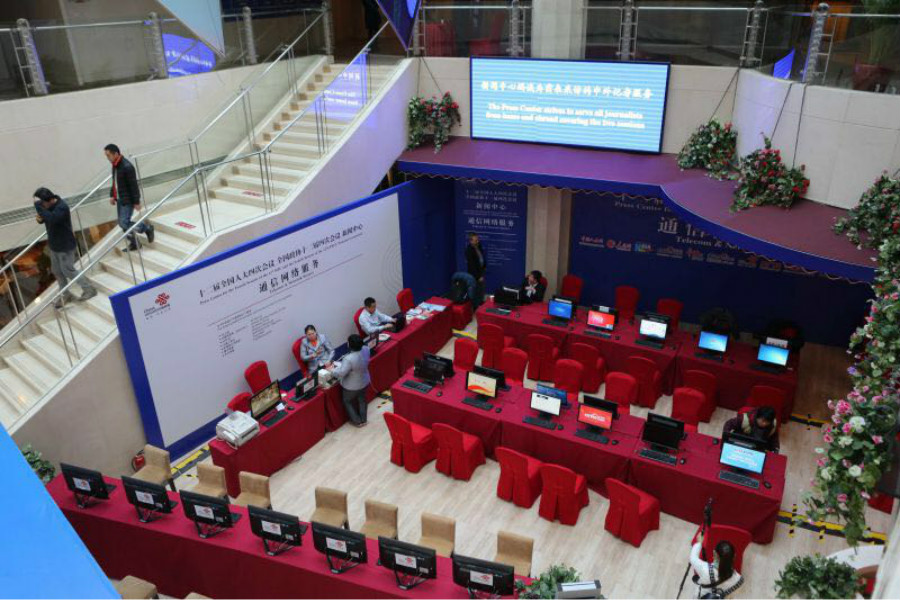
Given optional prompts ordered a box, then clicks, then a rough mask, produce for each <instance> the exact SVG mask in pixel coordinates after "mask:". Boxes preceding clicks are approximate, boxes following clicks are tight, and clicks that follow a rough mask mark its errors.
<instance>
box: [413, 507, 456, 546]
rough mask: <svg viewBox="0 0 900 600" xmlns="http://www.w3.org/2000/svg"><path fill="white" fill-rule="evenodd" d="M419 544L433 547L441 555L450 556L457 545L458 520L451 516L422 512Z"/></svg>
mask: <svg viewBox="0 0 900 600" xmlns="http://www.w3.org/2000/svg"><path fill="white" fill-rule="evenodd" d="M419 545H420V546H425V547H426V548H432V549H434V551H435V552H437V553H438V554H440V555H441V556H450V555H451V554H453V549H454V548H455V547H456V521H455V520H454V519H451V518H449V517H442V516H440V515H433V514H431V513H425V512H423V513H422V537H421V538H419Z"/></svg>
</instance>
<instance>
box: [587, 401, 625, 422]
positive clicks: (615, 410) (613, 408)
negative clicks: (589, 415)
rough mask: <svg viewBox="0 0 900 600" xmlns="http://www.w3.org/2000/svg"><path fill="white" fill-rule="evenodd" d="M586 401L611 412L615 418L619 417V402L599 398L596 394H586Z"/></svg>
mask: <svg viewBox="0 0 900 600" xmlns="http://www.w3.org/2000/svg"><path fill="white" fill-rule="evenodd" d="M584 403H585V404H587V405H588V406H593V407H594V408H599V409H601V410H605V411H607V412H611V413H612V416H613V419H618V418H619V403H618V402H613V401H612V400H604V399H603V398H597V397H596V396H585V397H584Z"/></svg>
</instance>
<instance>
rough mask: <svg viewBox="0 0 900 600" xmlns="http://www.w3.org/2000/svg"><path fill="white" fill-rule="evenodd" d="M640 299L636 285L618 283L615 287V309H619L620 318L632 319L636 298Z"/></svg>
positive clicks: (635, 307) (635, 309) (636, 302)
mask: <svg viewBox="0 0 900 600" xmlns="http://www.w3.org/2000/svg"><path fill="white" fill-rule="evenodd" d="M640 299H641V293H640V292H639V291H638V289H637V288H636V287H632V286H630V285H620V286H617V287H616V310H618V311H619V318H620V319H625V320H627V319H633V318H634V313H635V312H636V311H637V304H638V300H640Z"/></svg>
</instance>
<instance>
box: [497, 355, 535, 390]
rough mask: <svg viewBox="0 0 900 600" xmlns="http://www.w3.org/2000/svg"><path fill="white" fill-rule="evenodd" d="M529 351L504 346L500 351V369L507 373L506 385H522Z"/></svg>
mask: <svg viewBox="0 0 900 600" xmlns="http://www.w3.org/2000/svg"><path fill="white" fill-rule="evenodd" d="M527 366H528V353H527V352H525V351H524V350H519V349H518V348H504V349H503V352H501V353H500V370H501V371H503V374H504V375H506V385H522V382H524V381H525V367H527Z"/></svg>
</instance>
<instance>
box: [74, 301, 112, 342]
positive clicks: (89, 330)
mask: <svg viewBox="0 0 900 600" xmlns="http://www.w3.org/2000/svg"><path fill="white" fill-rule="evenodd" d="M66 314H67V315H68V317H69V320H70V321H71V323H72V326H73V327H78V328H79V329H80V330H82V331H83V332H85V333H86V334H88V335H89V336H90V337H92V338H94V339H95V340H97V341H98V342H99V341H100V340H102V339H103V338H104V337H106V334H108V333H109V332H110V330H111V329H112V328H113V327H114V326H115V325H114V323H113V322H112V321H111V320H110V319H107V318H104V317H103V316H101V315H99V314H97V313H96V312H95V311H93V310H91V309H90V307H87V306H84V305H82V304H75V305H73V306H70V307H68V308H66Z"/></svg>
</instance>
